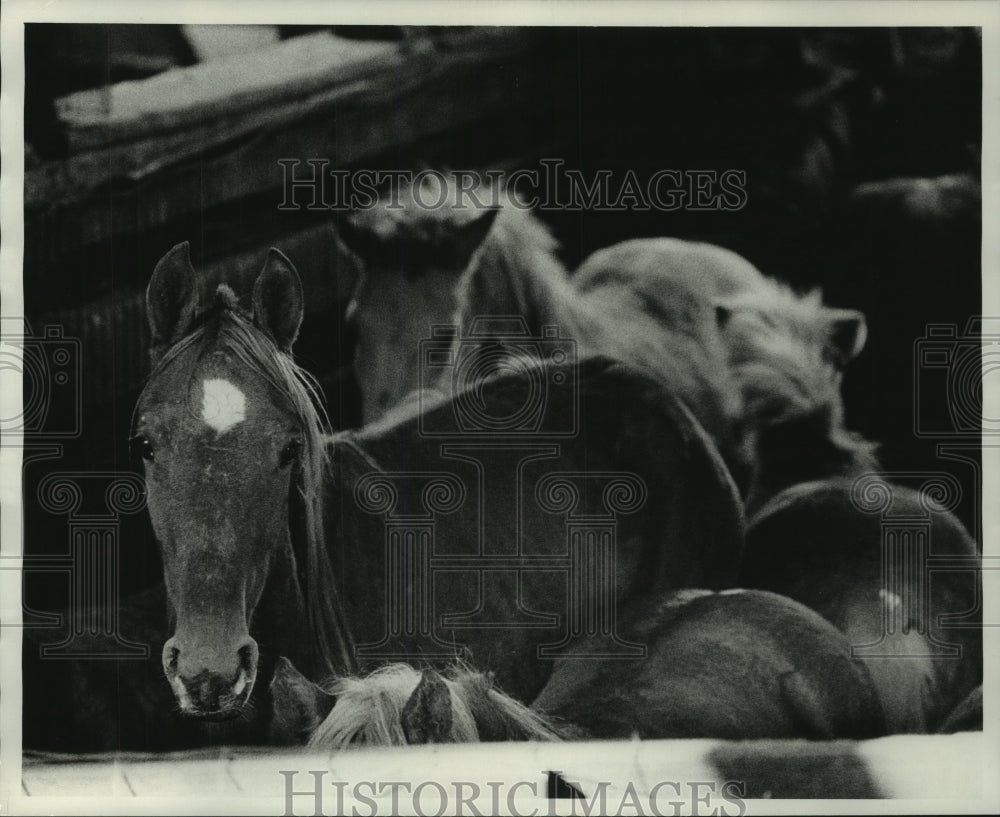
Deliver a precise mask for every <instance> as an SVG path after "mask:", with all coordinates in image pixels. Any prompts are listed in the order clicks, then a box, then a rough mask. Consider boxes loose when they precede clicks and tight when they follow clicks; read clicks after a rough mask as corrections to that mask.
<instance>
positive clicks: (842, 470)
mask: <svg viewBox="0 0 1000 817" xmlns="http://www.w3.org/2000/svg"><path fill="white" fill-rule="evenodd" d="M765 281H766V283H767V285H766V286H759V287H755V288H754V289H752V290H748V291H745V292H743V293H740V294H738V295H736V296H733V297H731V298H728V299H726V301H725V306H726V308H727V309H728V310H729V312H730V318H729V320H728V322H727V323H726V327H725V332H726V334H727V338H728V340H727V346H728V349H729V361H730V367H731V371H732V373H733V377H734V379H735V381H736V384H737V386H738V388H739V391H740V394H741V395H742V398H743V410H742V421H743V422H744V423H746V424H747V425H748V426H751V427H753V428H754V429H755V430H756V431H755V433H754V434H753V436H752V439H751V440H750V443H751V444H752V445H754V446H758V447H760V448H761V450H759V451H755V452H754V454H753V455H752V457H751V459H755V460H761V462H762V464H763V465H766V464H767V463H766V461H767V459H768V456H769V454H771V455H774V456H777V457H780V456H781V452H780V451H779V450H777V449H775V450H774V451H770V452H769V451H768V450H767V449H768V448H769V447H771V445H772V444H771V443H769V442H768V441H769V440H771V441H773V442H774V443H780V441H781V439H782V437H787V435H786V433H785V432H786V431H789V432H795V433H798V434H800V435H801V436H802V437H803V438H804V439H807V440H820V439H822V440H823V442H824V449H825V451H824V454H825V456H826V457H827V458H828V460H829V463H830V464H832V466H833V469H832V471H828V472H826V474H825V475H827V476H833V475H843V476H849V475H853V474H859V473H863V472H865V471H870V470H873V469H875V468H877V467H878V460H877V457H876V454H875V451H876V448H877V446H876V445H875V443H872V442H871V441H869V440H867V439H865V438H864V437H863V436H861V435H860V434H857V433H855V432H852V431H849V430H847V429H846V428H845V427H844V417H843V402H842V399H841V395H840V377H839V376H838V377H832V376H831V363H830V361H829V359H828V358H827V357H826V355H827V351H826V349H827V344H826V337H825V336H824V335H823V334H822V333H823V331H824V328H825V327H826V325H827V321H826V320H825V316H824V311H825V310H826V309H827V307H825V306H824V305H823V298H822V293H821V291H820V290H818V289H814V290H812V291H810V292H807V293H806V294H804V295H799V294H797V293H795V292H794V291H793V290H792V289H791V288H790V287H787V286H785V285H784V284H781V283H779V282H777V281H774V280H773V279H765ZM779 447H780V445H779Z"/></svg>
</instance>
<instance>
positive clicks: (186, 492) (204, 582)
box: [132, 244, 318, 719]
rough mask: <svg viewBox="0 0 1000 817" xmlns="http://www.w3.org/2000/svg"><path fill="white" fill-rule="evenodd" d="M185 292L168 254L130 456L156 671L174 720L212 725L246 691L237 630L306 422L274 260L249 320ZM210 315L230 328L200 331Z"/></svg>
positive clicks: (282, 507)
mask: <svg viewBox="0 0 1000 817" xmlns="http://www.w3.org/2000/svg"><path fill="white" fill-rule="evenodd" d="M198 290H199V287H198V285H197V279H196V276H195V272H194V270H193V268H192V267H191V263H190V258H189V255H188V247H187V245H186V244H182V245H180V246H178V247H175V248H174V249H173V250H172V251H171V252H170V253H168V254H167V255H166V256H164V258H163V259H162V260H161V261H160V263H159V264H158V265H157V267H156V270H155V271H154V273H153V277H152V279H151V281H150V284H149V287H148V289H147V293H146V300H147V308H148V317H149V324H150V328H151V330H152V347H151V348H152V352H151V356H152V358H153V360H152V362H153V365H154V369H153V373H152V375H151V377H150V380H149V383H148V385H147V386H146V388H145V390H144V391H143V394H142V396H141V397H140V400H139V403H138V405H137V408H136V412H135V421H134V422H135V426H134V433H133V437H132V447H133V449H134V450H138V452H139V454H140V456H141V457H142V459H143V460H144V471H145V477H146V485H147V493H148V503H149V513H150V518H151V521H152V523H153V529H154V531H155V532H156V536H157V539H158V541H159V543H160V545H161V547H162V549H163V555H164V573H165V579H166V587H167V595H168V599H169V603H170V606H171V608H172V611H173V615H174V619H175V624H174V632H173V635H172V637H171V638H169V639H168V640H167V642H166V644H165V645H164V647H163V669H164V672H165V673H166V677H167V680H168V681H169V682H170V685H171V687H172V688H173V691H174V695H175V697H176V699H177V703H178V705H179V707H180V711H181V712H182V713H184V714H186V715H192V716H197V717H201V718H211V719H225V718H230V717H233V716H235V715H237V714H239V713H240V712H241V710H242V709H243V707H244V705H245V704H246V703H247V701H248V700H249V698H250V695H251V692H252V690H253V687H254V681H255V679H256V676H257V662H258V657H259V649H258V645H257V642H256V641H255V640H254V639H253V638H252V637H251V636H250V633H249V622H250V620H251V618H252V617H253V615H254V612H255V610H256V608H257V605H258V602H259V601H260V599H261V596H262V594H263V592H264V587H265V583H266V581H267V579H268V573H267V571H266V570H265V569H261V566H262V565H265V564H268V563H271V562H273V556H272V554H273V553H274V552H275V550H278V551H281V552H289V551H290V548H291V542H290V535H289V524H288V501H287V498H288V495H289V492H290V490H291V489H292V484H293V480H294V476H293V475H294V473H295V471H296V469H297V468H298V467H301V464H297V458H298V453H299V451H300V449H301V447H302V435H303V434H306V433H309V432H310V430H312V431H315V429H317V428H318V420H317V419H316V417H315V413H314V411H315V410H314V409H313V408H312V406H313V401H312V399H311V395H310V393H309V391H308V386H307V384H306V381H304V380H302V381H299V380H298V379H297V378H296V376H295V375H296V372H297V370H296V369H295V368H294V364H292V363H291V360H290V358H288V355H287V353H288V352H289V351H290V349H291V345H292V343H293V342H294V340H295V336H296V334H297V333H298V329H299V324H300V322H301V318H302V291H301V285H300V283H299V279H298V275H297V274H296V273H295V271H294V269H293V268H292V266H291V264H290V263H289V262H288V260H287V259H286V258H285V257H284V256H283V255H281V254H280V253H279V252H277V251H272V252H271V253H270V254H269V255H268V257H267V261H266V263H265V265H264V268H263V270H262V272H261V273H260V276H259V278H258V279H257V282H256V284H255V286H254V292H253V302H254V310H253V317H252V319H251V318H250V317H249V316H247V315H245V313H242V312H241V311H240V310H239V308H238V305H237V302H236V298H235V295H234V294H233V293H232V291H231V290H229V289H228V287H225V286H220V287H219V290H218V292H217V294H216V299H215V302H214V303H213V304H211V305H210V306H209V307H208V308H207V309H206V310H200V304H199V291H198ZM223 311H225V312H227V313H228V314H230V315H231V316H232V319H230V320H226V321H222V322H219V321H213V320H212V317H213V315H214V314H215V313H221V312H223ZM252 351H256V352H258V354H256V355H248V352H252ZM241 352H242V353H243V354H242V355H241V354H240V353H241ZM244 360H254V361H257V363H256V365H245V364H244V363H243V361H244ZM282 375H283V376H282ZM268 382H271V383H281V384H283V385H284V386H285V389H286V393H285V394H283V395H282V397H284V399H283V400H278V401H275V402H272V400H270V399H266V398H264V397H263V396H264V395H268V394H269V391H274V390H275V389H274V386H271V387H269V386H268V385H267V384H268ZM293 466H294V467H293Z"/></svg>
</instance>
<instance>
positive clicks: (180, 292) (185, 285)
mask: <svg viewBox="0 0 1000 817" xmlns="http://www.w3.org/2000/svg"><path fill="white" fill-rule="evenodd" d="M198 302H199V291H198V280H197V276H196V275H195V271H194V267H192V266H191V248H190V245H189V244H188V242H187V241H185V242H184V243H183V244H178V245H177V246H176V247H174V248H173V249H172V250H170V252H168V253H167V254H166V255H164V256H163V258H161V259H160V261H159V263H158V264H157V265H156V268H155V269H154V270H153V277H152V278H150V279H149V286H147V287H146V318H147V320H148V321H149V330H150V334H151V336H152V337H151V342H150V356H151V357H152V358H153V359H154V360H153V362H154V363H155V361H156V359H157V358H158V357H159V356H160V355H161V354H162V353H163V351H164V347H166V346H169V345H171V344H173V343H176V342H177V341H179V340H180V339H181V338H182V337H184V335H185V334H186V333H187V331H188V329H189V328H190V327H191V324H192V323H194V318H195V314H196V313H197V311H198Z"/></svg>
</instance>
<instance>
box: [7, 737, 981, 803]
mask: <svg viewBox="0 0 1000 817" xmlns="http://www.w3.org/2000/svg"><path fill="white" fill-rule="evenodd" d="M986 750H987V743H986V742H985V738H984V735H983V733H981V732H975V733H973V732H969V733H960V734H957V735H898V736H894V737H888V738H881V739H878V740H872V741H864V742H860V743H856V742H852V741H828V742H827V741H816V742H812V741H804V740H772V741H767V740H764V741H731V742H727V741H715V740H652V741H613V742H597V741H595V742H584V743H572V744H566V743H506V744H496V743H493V744H465V745H461V746H456V745H447V744H443V745H431V746H413V747H403V748H383V749H364V750H354V751H347V752H340V753H332V754H327V753H322V754H320V753H309V752H302V751H297V752H296V751H282V750H273V749H263V748H262V749H244V750H241V751H235V750H223V751H220V752H219V753H218V754H217V755H216V756H214V757H212V756H206V755H205V754H204V753H200V754H199V755H198V757H199V758H200V759H199V760H193V759H191V758H190V757H188V756H186V754H185V753H173V754H171V755H166V756H162V759H160V760H153V761H142V760H137V759H128V760H118V761H115V762H108V761H104V762H102V763H89V764H82V763H62V764H55V763H37V762H36V763H32V764H26V765H25V767H24V775H23V777H24V783H25V789H26V790H27V791H28V792H29V794H30V795H31V796H32V797H38V796H49V795H61V794H64V793H70V792H73V793H75V794H76V795H77V796H112V795H110V794H108V792H109V791H111V790H112V789H114V790H115V791H116V792H117V794H118V796H121V795H122V794H123V793H126V794H127V793H128V792H131V793H133V794H134V796H139V797H149V796H156V795H160V796H163V795H169V796H171V797H185V796H191V797H195V796H197V797H199V798H211V799H217V798H218V797H222V796H225V797H230V798H232V799H234V800H235V799H240V800H242V799H244V798H252V799H254V800H256V801H259V802H265V801H267V802H270V801H274V802H278V803H282V802H284V796H285V792H286V786H290V787H291V788H292V789H293V790H295V791H312V790H313V789H314V786H315V780H316V777H315V776H314V775H313V774H311V773H312V772H315V773H317V774H318V775H319V779H320V783H321V787H322V789H323V802H322V804H321V805H322V811H323V813H330V814H332V813H334V811H335V806H336V805H337V802H336V788H335V787H334V785H333V784H334V782H336V781H339V782H341V783H343V784H344V794H345V799H344V806H345V807H346V808H347V813H350V807H351V806H352V805H353V804H356V803H357V804H359V805H361V806H362V807H365V806H364V804H363V803H358V800H357V799H355V798H352V794H353V793H354V792H356V791H357V790H358V786H359V784H362V783H363V782H364V781H372V782H373V784H375V785H378V784H387V783H393V782H398V783H405V784H408V785H409V787H410V789H409V790H410V791H411V792H412V790H413V789H414V788H415V787H416V786H418V785H419V784H421V783H426V782H427V781H431V782H432V783H435V784H438V785H440V786H441V787H442V788H443V789H444V791H445V793H446V795H447V796H448V797H449V798H454V797H455V796H456V795H455V792H456V788H455V782H456V781H458V782H461V783H462V784H463V785H465V786H466V787H468V786H470V785H471V786H476V787H478V789H479V790H480V792H481V797H482V799H480V800H479V801H478V803H479V806H480V810H483V812H484V813H491V811H490V791H491V788H490V786H491V784H493V785H496V786H500V787H501V791H502V795H501V797H502V799H501V804H502V805H506V803H507V800H506V796H507V794H508V792H509V791H510V789H511V788H512V787H513V785H514V784H520V787H519V788H520V793H521V794H523V795H527V800H528V801H529V802H537V801H541V802H542V803H543V808H544V802H545V796H546V781H547V772H548V771H559V772H560V773H561V775H562V777H563V778H564V779H565V780H567V781H570V782H572V783H574V784H576V785H578V786H579V788H580V789H581V790H582V791H583V793H584V795H585V796H586V798H587V799H588V801H593V799H594V798H595V797H596V796H598V795H599V793H600V792H601V791H602V790H603V792H604V794H603V797H604V799H605V801H606V803H607V806H608V807H609V808H610V809H611V811H610V812H608V811H605V810H603V809H602V810H600V811H592V812H591V813H623V812H621V811H619V807H620V805H621V804H622V803H623V802H627V800H628V799H629V798H631V797H633V796H637V797H638V798H639V800H640V802H641V803H642V804H643V808H647V807H648V804H649V803H650V801H651V799H654V800H655V802H656V803H657V805H658V808H659V809H660V811H661V813H665V814H666V813H671V811H670V808H671V807H670V805H669V802H670V801H673V800H683V801H686V802H687V804H688V805H692V804H693V802H694V797H697V796H705V794H706V792H709V791H711V792H712V793H713V795H714V797H713V798H712V802H713V803H714V804H715V807H718V806H719V805H720V803H721V800H720V799H719V796H720V793H721V791H722V789H723V786H724V785H725V784H727V783H734V784H736V785H737V786H741V787H742V789H740V788H737V789H733V790H731V791H733V792H736V793H737V794H738V792H739V791H741V790H742V791H745V792H746V795H745V797H746V799H760V798H773V799H785V798H796V797H822V798H824V801H822V802H820V803H817V805H818V806H819V805H821V806H822V807H824V808H826V807H829V806H830V805H834V804H835V801H836V800H849V799H873V798H900V799H906V800H925V799H933V800H946V799H947V800H957V801H965V802H974V801H976V800H981V799H982V798H983V797H985V796H987V794H986V792H985V789H984V787H985V784H986V783H987V782H988V781H986V780H985V767H984V763H983V757H984V753H985V752H986ZM282 772H289V773H291V774H290V776H289V775H286V774H282ZM195 780H197V781H200V788H199V786H198V785H196V784H195ZM116 786H117V789H115V787H116ZM693 786H696V787H697V789H693V788H692V787H693ZM429 788H430V790H429V791H427V792H426V794H427V797H426V799H424V798H421V803H420V805H421V806H423V809H422V810H423V811H424V812H425V813H436V809H435V807H434V805H433V798H434V794H435V791H434V789H435V788H436V787H434V786H431V787H429ZM465 790H466V792H468V791H469V789H468V788H466V789H465ZM362 791H363V793H364V794H365V795H366V796H370V797H371V798H372V799H373V800H375V802H376V803H377V804H378V813H389V810H390V806H391V805H392V799H391V798H392V793H391V789H388V788H383V790H382V791H381V792H379V791H376V792H375V793H374V794H372V792H371V791H370V790H369V789H367V788H364V789H362ZM404 791H405V790H404ZM695 791H696V792H697V794H693V792H695ZM296 798H297V799H296V800H295V804H296V807H297V813H313V811H314V808H313V807H314V806H315V807H316V811H319V810H320V808H319V805H320V804H316V803H315V801H314V798H313V797H312V795H311V794H310V795H306V796H301V795H297V796H296ZM826 799H829V800H832V801H834V802H833V803H828V802H825V800H826ZM190 802H192V803H194V802H196V801H194V800H192V801H190ZM450 802H451V805H452V808H451V811H454V806H455V801H454V800H453V799H452V800H450ZM411 804H412V800H408V799H405V798H404V800H403V801H402V803H401V805H403V807H404V808H405V810H406V811H410V808H408V806H410V805H411ZM730 805H731V804H730ZM300 808H304V809H305V810H299V809H300ZM522 811H523V810H522ZM708 811H711V807H709V809H708ZM365 813H370V812H369V811H366V812H365ZM469 813H472V812H469ZM523 813H530V809H529V810H528V811H527V812H523ZM540 813H541V812H540ZM546 813H547V812H546ZM624 813H632V812H631V811H629V812H624ZM647 813H656V812H655V811H652V810H650V811H648V812H647ZM703 813H706V812H703ZM827 813H829V812H827Z"/></svg>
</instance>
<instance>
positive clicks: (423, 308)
mask: <svg viewBox="0 0 1000 817" xmlns="http://www.w3.org/2000/svg"><path fill="white" fill-rule="evenodd" d="M428 178H429V179H432V180H434V181H433V185H434V187H435V189H434V190H433V191H427V192H424V193H423V194H422V195H420V196H414V195H413V194H412V193H411V194H409V195H404V196H403V197H402V199H401V204H402V206H401V207H400V208H398V209H389V208H388V207H387V206H386V205H385V203H381V204H380V206H379V207H377V208H375V209H373V210H372V211H366V212H365V213H363V214H360V215H358V216H355V217H352V218H348V219H345V221H344V223H343V226H342V231H341V234H342V237H343V239H344V241H345V243H346V244H347V245H348V246H349V247H350V248H351V249H352V250H354V252H355V253H356V254H357V255H358V256H359V257H360V258H361V259H362V260H363V263H364V266H365V269H366V271H365V273H364V274H363V277H362V283H361V284H360V285H359V286H358V288H357V290H356V291H355V294H354V296H353V298H352V300H351V305H350V308H349V309H350V314H351V315H352V316H353V318H354V321H355V322H356V324H357V329H358V338H359V342H358V347H357V353H356V355H355V369H356V372H357V376H358V379H359V382H360V385H361V390H362V393H363V395H364V405H365V410H364V420H365V421H366V422H369V421H371V420H372V419H374V418H375V417H377V416H378V415H379V414H380V413H381V412H382V411H384V410H385V408H386V406H388V405H390V404H393V403H395V402H398V401H399V400H400V399H402V398H403V397H404V396H405V395H406V394H407V393H409V392H410V391H411V390H413V389H416V388H417V387H418V386H424V387H427V386H429V385H430V386H433V387H436V388H439V389H442V390H443V391H444V392H445V393H449V392H450V390H451V388H452V384H451V383H449V382H448V381H447V380H443V379H440V378H435V377H433V376H431V375H432V374H433V373H428V372H427V370H426V368H424V369H423V370H422V369H421V365H422V361H420V360H419V359H418V352H417V350H418V348H419V344H420V341H421V340H422V339H426V338H430V337H431V335H432V327H433V326H434V325H440V324H442V323H447V322H450V323H451V324H453V325H454V326H455V327H456V333H455V334H456V337H455V339H454V349H453V356H454V357H455V358H456V359H460V358H461V357H462V356H465V358H466V359H467V358H469V357H470V356H471V357H474V356H477V355H479V356H486V355H488V356H489V357H490V359H491V360H493V361H494V366H493V367H492V369H487V368H482V369H481V370H480V374H481V375H489V374H492V373H495V372H496V371H500V370H502V369H503V368H504V366H505V365H507V364H506V362H505V355H504V354H502V352H503V351H506V352H507V353H508V355H516V354H517V353H518V351H517V350H518V347H519V346H520V345H522V344H523V342H524V339H523V337H522V336H521V335H519V334H517V333H514V334H513V335H505V334H504V333H503V332H501V331H498V330H497V329H496V328H495V327H496V322H494V324H493V327H494V328H490V329H487V330H486V331H483V326H489V324H484V322H483V321H482V318H483V317H484V316H494V317H506V316H518V317H519V318H521V319H522V320H523V325H525V326H526V328H527V330H528V332H527V334H528V335H529V336H530V337H531V338H542V337H544V336H545V328H546V327H558V328H559V330H560V332H561V334H562V336H563V337H569V338H572V339H573V340H574V341H576V343H577V344H578V349H579V353H580V356H581V357H585V356H587V355H588V354H604V355H609V356H612V357H615V358H617V359H619V360H623V361H625V362H627V363H629V364H630V365H632V366H635V367H637V368H641V369H643V370H644V371H647V372H649V373H650V374H652V375H653V376H655V377H656V378H658V379H660V380H661V381H662V382H664V383H666V384H667V385H668V387H669V388H670V389H671V390H672V391H673V392H674V393H675V394H676V395H678V396H679V397H681V399H683V400H684V401H685V402H686V404H687V405H688V407H689V408H690V409H691V410H692V411H693V412H694V414H695V416H696V417H697V419H698V421H699V422H700V423H701V424H702V425H703V426H704V427H705V429H706V430H707V431H708V432H709V434H710V435H711V436H712V438H713V439H714V441H715V442H716V444H717V446H718V447H719V449H720V451H721V452H722V454H723V457H724V458H725V460H726V462H727V463H728V465H729V467H730V469H731V471H732V472H733V474H734V476H735V477H736V479H737V482H738V483H739V484H740V485H741V487H742V489H743V493H744V495H745V496H746V497H747V499H748V501H749V503H750V504H751V505H757V504H760V503H761V502H763V501H764V500H765V499H766V498H767V497H768V496H770V495H772V494H773V493H775V492H776V491H778V490H780V489H781V488H782V487H785V486H786V485H788V484H792V483H794V482H798V481H801V480H802V479H806V478H818V477H824V476H830V475H833V474H856V473H862V472H864V471H867V470H871V468H872V467H874V462H875V461H874V456H873V446H872V445H871V444H870V443H867V442H866V441H864V440H862V439H861V438H860V437H858V436H857V435H855V434H852V433H851V432H848V431H847V430H846V429H845V428H844V425H843V407H842V403H841V398H840V381H841V373H842V371H843V368H844V367H845V366H846V364H847V363H848V362H849V361H850V360H851V359H852V358H853V357H855V356H856V355H857V354H858V353H859V352H860V350H861V348H862V347H863V345H864V340H865V322H864V316H863V315H861V314H860V313H859V312H856V311H854V310H840V309H832V308H829V307H825V306H823V304H822V302H821V299H820V296H819V293H818V292H814V293H810V294H809V295H806V296H802V297H800V296H798V295H796V294H794V293H792V292H791V291H790V290H788V289H787V288H785V287H783V286H782V285H780V284H778V283H776V282H774V281H771V280H770V279H767V278H765V277H764V276H763V275H761V273H760V272H759V271H758V270H757V269H756V268H755V267H753V266H752V265H751V264H750V263H748V262H747V261H746V260H744V259H743V258H741V257H740V256H738V255H736V254H735V253H732V252H730V251H728V250H724V249H722V248H719V247H713V246H710V245H706V244H697V243H691V242H684V241H679V240H674V239H644V240H635V241H626V242H623V243H621V244H617V245H615V246H613V247H610V248H607V249H604V250H600V251H598V252H596V253H594V254H593V255H592V256H591V257H590V258H588V259H587V260H586V261H585V262H584V263H583V264H582V265H581V267H580V269H579V270H578V271H577V272H576V274H575V275H574V276H573V277H572V278H571V277H570V276H569V275H568V274H567V272H566V270H565V269H564V267H563V266H562V264H561V263H560V262H559V260H558V258H557V256H556V249H557V247H556V243H555V241H554V239H553V238H552V236H551V234H550V233H549V232H548V230H547V229H546V228H545V226H544V225H542V223H541V222H540V221H539V220H538V219H537V218H536V217H535V216H534V215H533V214H532V213H531V212H529V211H528V210H527V209H526V208H525V206H524V205H523V204H521V203H519V202H517V201H516V200H515V199H513V198H511V197H509V196H501V195H500V194H499V193H498V192H497V191H495V190H493V189H489V188H485V189H484V188H480V189H479V190H477V191H474V192H475V193H476V195H477V196H478V198H474V197H472V196H469V195H466V196H464V197H461V198H458V197H457V196H456V195H455V191H454V189H452V188H448V187H446V188H445V189H446V190H447V191H448V192H449V195H450V196H451V198H446V204H445V206H443V207H441V208H438V209H436V210H433V211H430V212H428V211H427V210H426V208H423V207H421V206H420V205H419V201H420V200H426V199H427V198H428V197H433V196H434V195H437V194H440V192H441V191H440V184H441V182H440V179H441V178H444V177H437V176H431V177H428ZM435 200H437V199H436V198H435ZM477 201H479V202H485V203H482V204H480V205H479V206H477V205H476V202H477ZM476 240H478V241H479V244H478V245H477V244H476ZM447 315H450V318H446V317H445V316H447ZM392 326H396V327H398V328H397V330H395V331H394V330H393V329H391V328H389V327H392ZM484 350H485V351H484ZM456 368H460V367H456Z"/></svg>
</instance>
